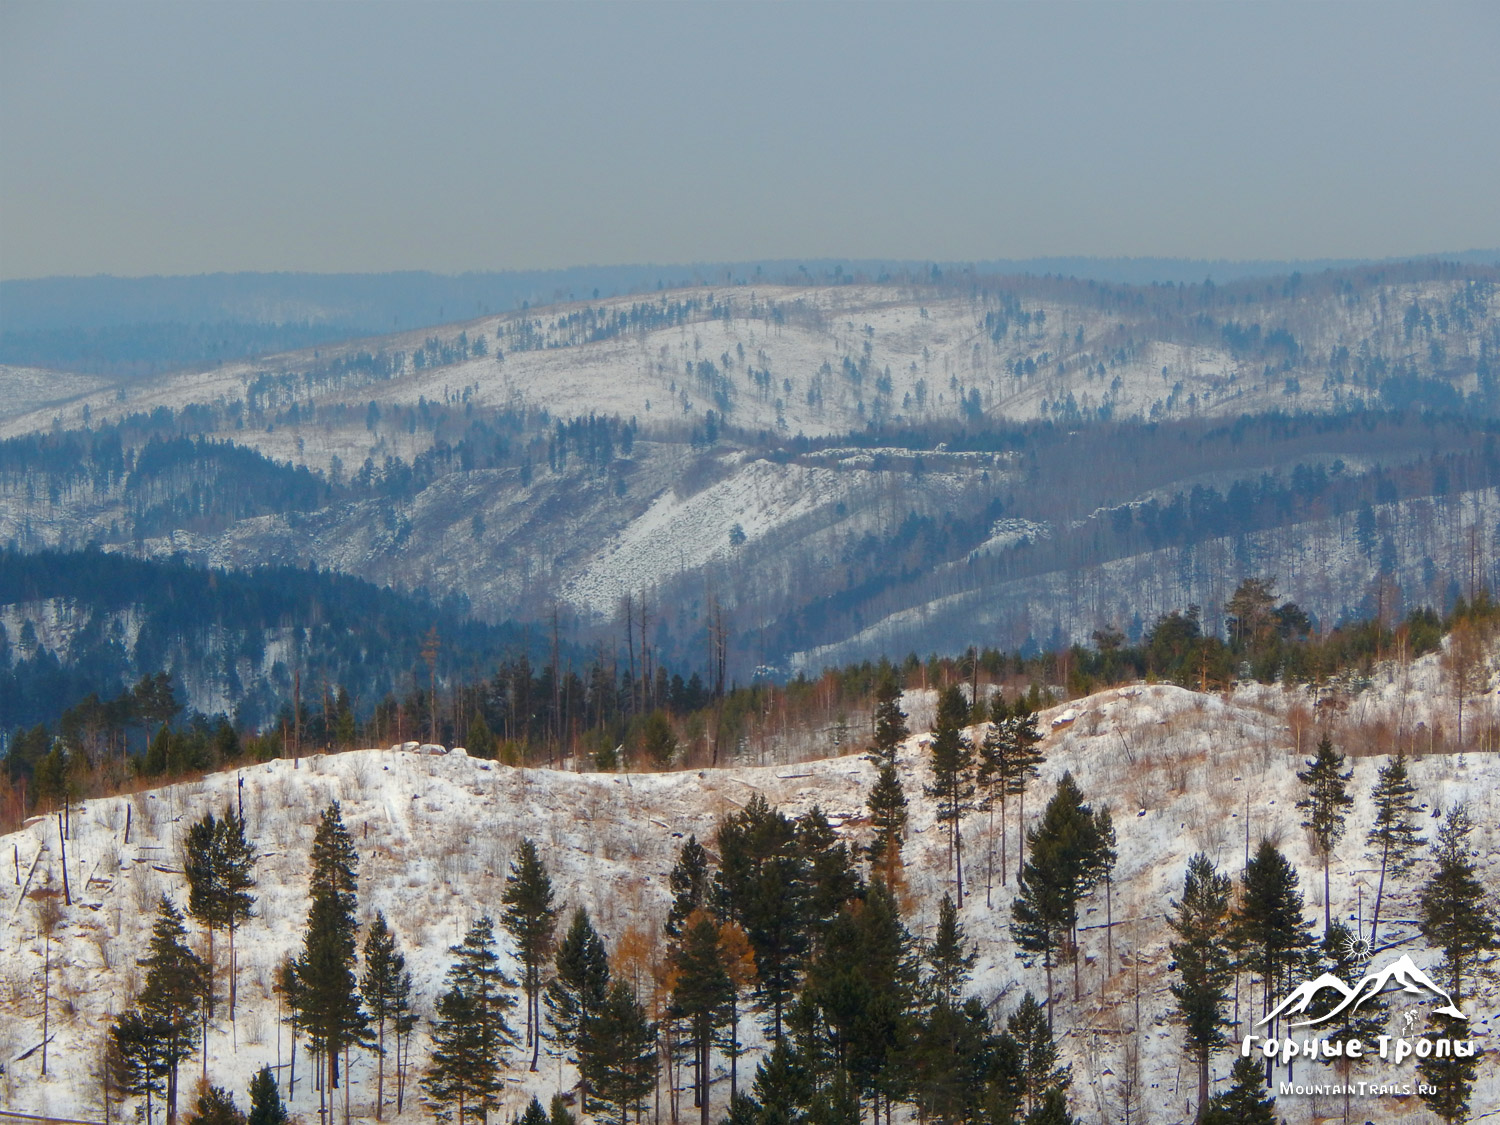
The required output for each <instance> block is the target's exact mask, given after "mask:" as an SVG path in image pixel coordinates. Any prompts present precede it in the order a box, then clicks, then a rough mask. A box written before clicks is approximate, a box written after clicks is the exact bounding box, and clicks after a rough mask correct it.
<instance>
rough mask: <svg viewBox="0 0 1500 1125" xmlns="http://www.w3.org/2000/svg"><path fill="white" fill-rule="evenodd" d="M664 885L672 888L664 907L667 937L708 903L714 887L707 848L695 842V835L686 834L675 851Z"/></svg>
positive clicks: (675, 934) (678, 931)
mask: <svg viewBox="0 0 1500 1125" xmlns="http://www.w3.org/2000/svg"><path fill="white" fill-rule="evenodd" d="M667 885H668V887H669V888H670V889H671V892H672V906H671V908H670V909H669V910H668V911H667V923H666V931H667V936H668V937H676V936H677V935H678V934H679V933H681V932H682V923H683V921H684V920H685V919H686V918H687V916H688V915H689V914H691V913H692V912H693V911H695V910H699V909H702V908H704V907H707V906H708V896H709V893H710V891H711V890H712V887H713V874H712V872H711V871H710V870H709V864H708V850H707V849H706V848H704V846H703V845H702V844H700V843H698V837H697V836H689V837H688V838H687V843H685V844H683V845H682V848H681V849H680V850H679V851H678V853H677V862H676V863H674V864H673V865H672V871H671V874H670V875H668V877H667Z"/></svg>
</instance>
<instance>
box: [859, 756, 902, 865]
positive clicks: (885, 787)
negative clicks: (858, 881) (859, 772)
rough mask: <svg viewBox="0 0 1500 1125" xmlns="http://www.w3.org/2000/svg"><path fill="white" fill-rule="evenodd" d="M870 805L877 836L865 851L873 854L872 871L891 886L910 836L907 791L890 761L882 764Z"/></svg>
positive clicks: (871, 820) (871, 819)
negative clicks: (903, 844) (906, 841)
mask: <svg viewBox="0 0 1500 1125" xmlns="http://www.w3.org/2000/svg"><path fill="white" fill-rule="evenodd" d="M866 804H868V805H869V808H870V826H871V827H872V828H874V829H875V835H874V837H873V838H872V839H871V840H870V845H869V847H868V848H867V849H866V851H865V854H866V855H867V856H868V857H869V860H870V870H871V872H872V873H878V874H879V875H880V877H881V878H882V879H883V880H884V881H885V884H886V886H888V887H889V886H891V885H893V884H894V882H895V877H896V871H897V869H898V868H899V867H900V866H901V845H902V843H903V842H904V841H905V839H906V793H905V792H904V791H903V790H902V787H901V778H900V776H899V775H898V774H897V773H896V767H895V766H893V765H891V764H890V763H889V762H887V763H886V764H884V765H882V766H881V767H880V773H879V775H878V776H877V777H876V778H875V784H874V785H872V786H871V787H870V796H869V798H868V799H867V801H866Z"/></svg>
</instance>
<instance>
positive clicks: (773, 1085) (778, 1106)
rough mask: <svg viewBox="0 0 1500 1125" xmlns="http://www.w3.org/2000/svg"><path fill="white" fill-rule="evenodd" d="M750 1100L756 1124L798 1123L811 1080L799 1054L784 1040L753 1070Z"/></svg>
mask: <svg viewBox="0 0 1500 1125" xmlns="http://www.w3.org/2000/svg"><path fill="white" fill-rule="evenodd" d="M753 1089H754V1091H755V1094H754V1098H753V1101H754V1102H755V1103H756V1104H758V1105H759V1107H760V1113H759V1115H758V1121H759V1123H760V1125H800V1123H801V1122H802V1121H804V1120H805V1119H806V1115H807V1108H808V1106H809V1105H810V1104H811V1103H812V1097H813V1080H812V1075H811V1074H809V1073H808V1070H807V1066H806V1063H805V1062H804V1060H803V1058H802V1056H801V1054H800V1053H799V1052H798V1051H797V1050H796V1049H795V1048H794V1047H793V1046H792V1045H791V1044H790V1043H788V1042H787V1041H786V1040H782V1041H781V1042H779V1043H776V1044H775V1045H773V1046H772V1047H771V1049H770V1050H769V1051H767V1052H766V1054H765V1057H764V1058H762V1059H761V1061H760V1065H759V1066H758V1067H756V1069H755V1083H754V1087H753Z"/></svg>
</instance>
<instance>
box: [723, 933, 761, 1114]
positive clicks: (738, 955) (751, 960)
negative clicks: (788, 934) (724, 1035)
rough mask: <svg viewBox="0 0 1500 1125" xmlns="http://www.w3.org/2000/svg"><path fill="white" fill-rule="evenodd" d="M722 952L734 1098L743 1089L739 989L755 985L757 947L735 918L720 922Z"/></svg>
mask: <svg viewBox="0 0 1500 1125" xmlns="http://www.w3.org/2000/svg"><path fill="white" fill-rule="evenodd" d="M719 955H720V957H721V958H722V959H723V961H724V971H725V972H726V973H727V974H728V975H729V984H730V992H729V1041H728V1043H726V1044H725V1046H724V1049H725V1052H726V1053H727V1054H728V1055H729V1098H730V1100H731V1101H733V1100H734V1098H735V1096H736V1095H738V1094H739V1092H740V1080H739V1060H740V1054H741V1053H742V1052H741V1050H740V993H742V992H745V991H746V990H747V989H750V988H753V987H754V986H755V977H756V973H755V950H754V949H753V948H751V945H750V935H749V934H747V933H745V931H744V930H743V929H742V928H741V927H740V926H739V924H738V923H735V922H723V923H720V925H719Z"/></svg>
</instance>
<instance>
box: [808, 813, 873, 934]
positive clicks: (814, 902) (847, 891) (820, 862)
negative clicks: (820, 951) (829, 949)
mask: <svg viewBox="0 0 1500 1125" xmlns="http://www.w3.org/2000/svg"><path fill="white" fill-rule="evenodd" d="M795 847H796V852H797V856H798V858H799V859H800V860H801V861H802V869H803V871H804V873H805V879H806V893H805V894H804V896H803V901H802V925H803V928H804V930H805V931H806V933H807V938H808V944H809V946H810V948H811V950H812V951H816V949H817V947H818V945H819V943H820V942H821V941H822V939H823V936H824V934H825V933H826V932H827V930H828V927H829V925H830V924H831V923H832V922H833V919H834V918H835V917H836V916H837V914H838V912H839V910H840V909H841V908H842V907H843V905H844V903H846V902H848V901H849V900H850V899H851V898H854V897H855V896H856V895H858V894H859V892H860V890H861V889H862V888H861V885H860V880H859V875H858V873H857V872H856V871H855V869H854V864H853V861H852V860H851V859H850V856H849V846H848V845H847V844H845V843H844V841H843V840H841V839H839V837H838V834H837V833H836V832H834V830H833V826H832V825H830V824H829V823H828V818H827V816H825V815H824V814H823V810H822V809H821V808H820V807H819V806H817V805H814V806H813V807H812V808H811V809H809V810H808V812H807V813H806V815H804V816H800V817H798V818H797V821H796V827H795Z"/></svg>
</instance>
